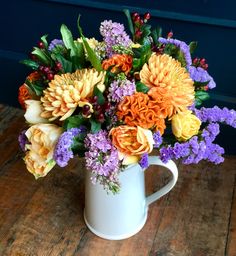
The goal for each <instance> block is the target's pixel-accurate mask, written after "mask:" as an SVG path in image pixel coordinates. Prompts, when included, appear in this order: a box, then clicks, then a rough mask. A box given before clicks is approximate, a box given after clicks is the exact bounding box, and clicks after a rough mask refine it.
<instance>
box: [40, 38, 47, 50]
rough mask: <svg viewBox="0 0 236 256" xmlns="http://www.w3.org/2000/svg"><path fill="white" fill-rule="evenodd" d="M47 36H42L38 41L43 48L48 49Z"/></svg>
mask: <svg viewBox="0 0 236 256" xmlns="http://www.w3.org/2000/svg"><path fill="white" fill-rule="evenodd" d="M47 37H48V35H43V36H42V37H41V38H40V39H41V41H42V42H43V44H44V46H45V48H48V41H47Z"/></svg>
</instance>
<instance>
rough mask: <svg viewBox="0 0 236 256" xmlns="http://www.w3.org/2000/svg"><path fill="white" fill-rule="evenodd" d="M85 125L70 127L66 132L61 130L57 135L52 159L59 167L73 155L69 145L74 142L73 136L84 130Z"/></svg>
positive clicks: (65, 163) (63, 165)
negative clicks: (59, 134)
mask: <svg viewBox="0 0 236 256" xmlns="http://www.w3.org/2000/svg"><path fill="white" fill-rule="evenodd" d="M85 129H86V128H85V127H83V126H81V127H80V128H71V129H69V130H67V131H66V132H63V133H62V135H61V136H60V137H59V139H58V142H57V144H56V147H55V150H54V154H53V159H54V160H55V161H56V163H57V164H58V165H59V166H60V167H65V166H66V165H67V164H68V162H69V160H70V159H71V158H73V157H74V155H73V152H72V150H71V147H72V145H73V142H74V138H75V137H76V136H77V135H79V134H80V133H83V132H85Z"/></svg>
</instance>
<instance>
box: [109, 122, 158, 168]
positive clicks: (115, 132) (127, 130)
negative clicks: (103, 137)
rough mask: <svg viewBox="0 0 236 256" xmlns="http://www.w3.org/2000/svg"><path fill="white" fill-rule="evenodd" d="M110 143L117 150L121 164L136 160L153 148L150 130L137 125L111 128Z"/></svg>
mask: <svg viewBox="0 0 236 256" xmlns="http://www.w3.org/2000/svg"><path fill="white" fill-rule="evenodd" d="M110 135H111V136H112V144H113V145H114V146H115V147H116V148H117V150H118V151H119V157H120V159H123V164H126V165H127V164H131V163H135V162H138V161H139V159H140V156H141V155H142V154H143V153H150V152H151V151H152V150H153V144H154V140H153V136H152V132H151V131H150V130H147V129H143V128H141V127H139V126H137V127H133V126H128V125H121V126H118V127H116V128H113V129H111V131H110Z"/></svg>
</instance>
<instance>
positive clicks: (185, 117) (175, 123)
mask: <svg viewBox="0 0 236 256" xmlns="http://www.w3.org/2000/svg"><path fill="white" fill-rule="evenodd" d="M171 125H172V132H173V134H174V135H175V137H176V138H177V139H178V140H182V141H186V140H188V139H190V138H191V137H192V136H194V135H196V134H198V132H199V129H200V126H201V121H200V119H199V118H197V117H196V116H195V115H194V114H192V111H190V110H186V111H184V112H180V113H178V114H176V115H174V116H173V117H172V120H171Z"/></svg>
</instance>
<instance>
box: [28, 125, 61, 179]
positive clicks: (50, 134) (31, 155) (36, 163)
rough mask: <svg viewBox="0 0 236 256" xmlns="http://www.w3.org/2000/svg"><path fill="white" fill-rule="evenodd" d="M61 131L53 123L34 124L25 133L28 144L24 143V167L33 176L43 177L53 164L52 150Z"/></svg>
mask: <svg viewBox="0 0 236 256" xmlns="http://www.w3.org/2000/svg"><path fill="white" fill-rule="evenodd" d="M61 133H62V128H61V127H58V126H56V125H54V124H36V125H33V126H31V127H30V128H29V129H28V130H27V131H26V133H25V135H26V137H27V138H28V141H29V144H26V149H27V152H26V156H25V158H24V161H25V164H26V167H27V169H28V171H29V172H31V173H32V174H33V175H34V176H35V178H36V179H37V178H39V177H44V176H46V175H47V173H48V172H49V171H50V170H51V169H52V168H53V166H54V165H55V161H54V160H53V151H54V148H55V145H56V143H57V141H58V138H59V136H60V135H61Z"/></svg>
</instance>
